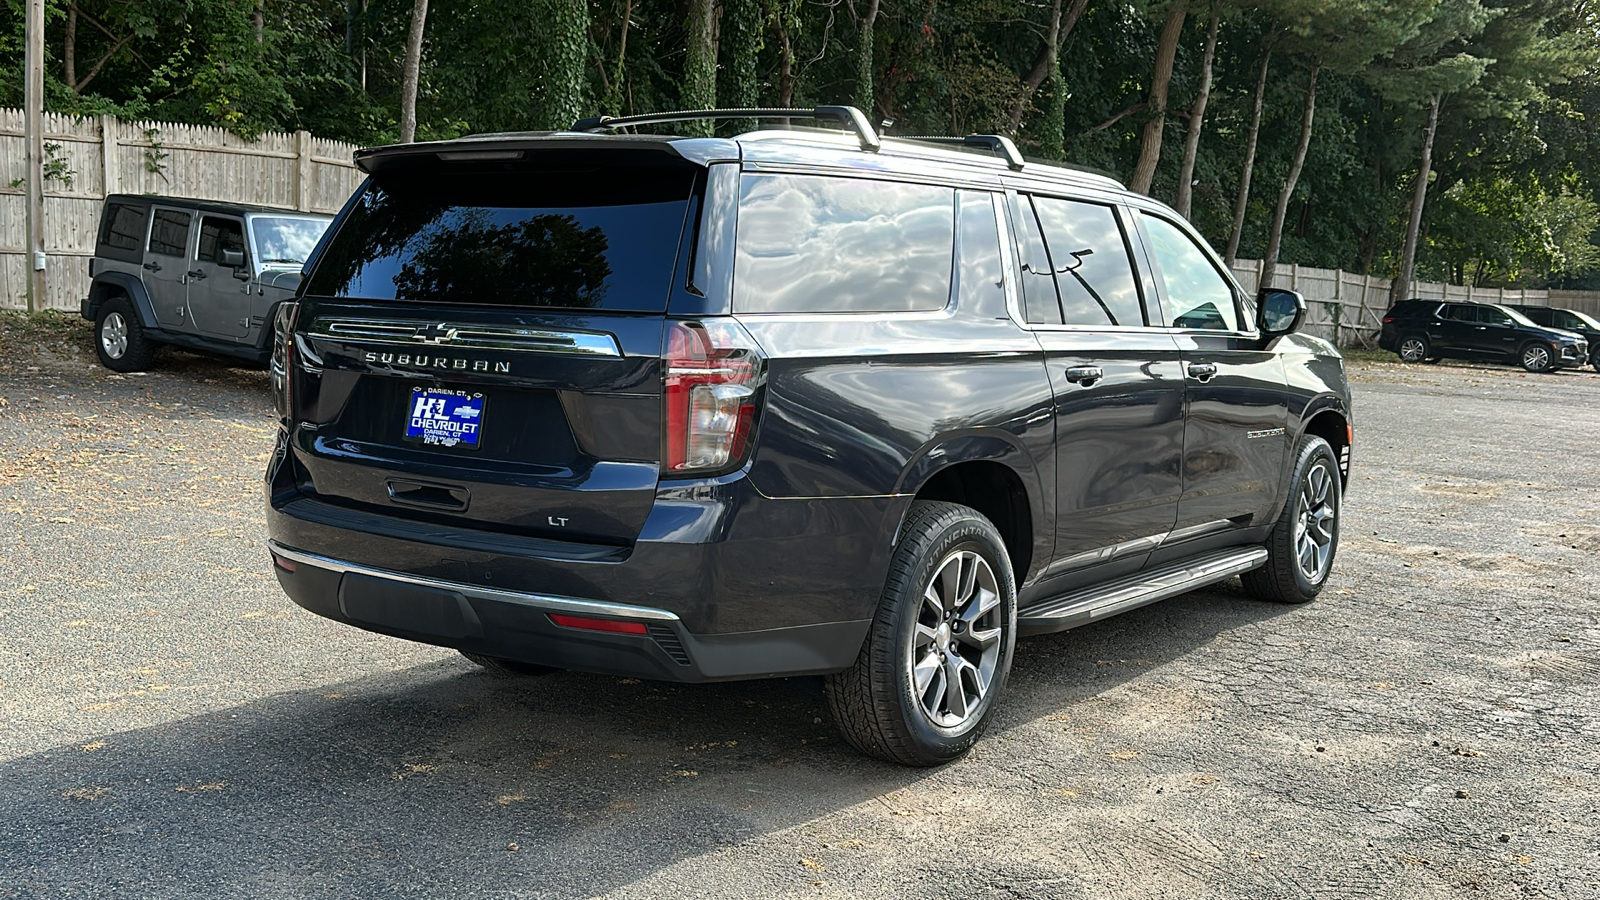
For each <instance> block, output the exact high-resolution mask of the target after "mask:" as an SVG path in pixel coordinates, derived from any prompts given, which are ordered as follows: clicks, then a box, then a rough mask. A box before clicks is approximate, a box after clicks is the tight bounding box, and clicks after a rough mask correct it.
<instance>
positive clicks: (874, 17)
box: [856, 0, 1059, 119]
mask: <svg viewBox="0 0 1600 900" xmlns="http://www.w3.org/2000/svg"><path fill="white" fill-rule="evenodd" d="M878 2H879V0H872V2H871V3H869V4H868V5H867V15H866V17H865V18H863V19H862V20H861V41H860V44H859V45H858V46H857V47H856V108H857V109H859V110H861V111H862V112H864V113H866V114H867V118H869V119H870V118H872V107H873V95H872V27H873V25H875V24H877V21H878ZM1058 2H1059V0H1058Z"/></svg>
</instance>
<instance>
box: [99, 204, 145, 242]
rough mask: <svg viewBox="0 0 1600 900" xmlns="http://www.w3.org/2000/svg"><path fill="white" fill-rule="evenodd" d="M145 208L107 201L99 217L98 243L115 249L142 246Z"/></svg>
mask: <svg viewBox="0 0 1600 900" xmlns="http://www.w3.org/2000/svg"><path fill="white" fill-rule="evenodd" d="M145 212H146V209H145V207H143V206H135V205H134V204H131V203H108V204H106V211H105V215H104V216H102V217H101V220H102V225H101V229H100V243H102V244H104V245H105V246H107V247H113V248H115V249H117V250H133V251H138V250H140V249H141V248H143V246H144V223H145Z"/></svg>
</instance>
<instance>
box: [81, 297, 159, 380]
mask: <svg viewBox="0 0 1600 900" xmlns="http://www.w3.org/2000/svg"><path fill="white" fill-rule="evenodd" d="M94 352H95V355H96V356H98V357H100V364H101V365H103V366H105V367H106V368H108V369H110V370H111V371H113V372H143V371H144V370H145V369H148V368H150V360H151V358H152V357H154V356H155V352H156V345H155V342H154V341H152V340H150V337H149V335H146V334H145V333H144V327H143V326H142V325H140V324H139V315H138V314H137V313H135V312H134V311H133V304H131V303H129V302H128V300H127V298H126V297H115V298H112V299H110V300H107V301H106V302H105V303H103V304H101V306H100V311H99V312H98V313H97V314H96V315H95V318H94Z"/></svg>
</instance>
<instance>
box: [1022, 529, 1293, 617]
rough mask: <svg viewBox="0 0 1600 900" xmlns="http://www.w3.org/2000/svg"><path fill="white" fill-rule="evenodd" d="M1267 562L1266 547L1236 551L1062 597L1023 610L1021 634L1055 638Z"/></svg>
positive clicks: (1238, 548) (1118, 580) (1241, 548)
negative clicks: (1066, 632)
mask: <svg viewBox="0 0 1600 900" xmlns="http://www.w3.org/2000/svg"><path fill="white" fill-rule="evenodd" d="M1266 561H1267V550H1266V548H1265V547H1233V548H1230V549H1227V550H1219V551H1217V552H1215V553H1207V554H1206V555H1204V556H1200V557H1197V558H1195V559H1191V560H1187V561H1184V562H1180V563H1173V564H1171V565H1166V566H1161V567H1160V568H1156V569H1152V570H1150V571H1148V572H1138V573H1135V574H1133V575H1129V576H1127V577H1124V578H1119V579H1117V580H1116V581H1111V582H1108V583H1106V584H1097V585H1095V586H1093V587H1088V588H1082V589H1080V590H1076V591H1073V592H1072V593H1070V594H1062V595H1061V596H1059V597H1053V598H1051V599H1049V600H1044V601H1042V602H1039V603H1035V604H1033V605H1031V606H1029V607H1028V608H1027V609H1022V610H1018V611H1017V634H1018V635H1019V636H1022V637H1027V636H1028V635H1030V634H1049V633H1051V632H1054V631H1066V630H1067V629H1069V628H1076V627H1078V626H1079V625H1087V624H1089V623H1090V622H1093V621H1096V620H1098V619H1104V618H1105V617H1107V616H1114V615H1116V614H1117V613H1120V612H1127V611H1128V610H1130V609H1135V608H1137V607H1140V606H1144V605H1145V604H1147V603H1154V602H1156V601H1157V600H1165V599H1167V598H1168V597H1176V596H1177V595H1179V594H1186V593H1188V592H1189V591H1192V590H1195V589H1196V588H1202V587H1205V586H1206V585H1208V584H1215V583H1216V582H1218V581H1221V580H1223V579H1224V578H1228V577H1230V576H1233V575H1238V574H1240V573H1242V572H1248V571H1250V570H1251V569H1256V568H1260V567H1261V566H1262V565H1263V564H1264V563H1266Z"/></svg>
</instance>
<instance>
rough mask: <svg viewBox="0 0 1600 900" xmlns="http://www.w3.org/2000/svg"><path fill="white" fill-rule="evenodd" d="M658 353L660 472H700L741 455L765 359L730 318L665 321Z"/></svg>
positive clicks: (746, 443)
mask: <svg viewBox="0 0 1600 900" xmlns="http://www.w3.org/2000/svg"><path fill="white" fill-rule="evenodd" d="M662 343H663V344H664V347H663V352H662V354H661V356H662V359H661V364H662V370H663V372H664V376H663V379H664V385H663V387H664V388H665V390H664V394H665V398H664V402H665V406H666V409H665V413H666V416H665V418H666V429H665V438H666V440H665V446H664V448H663V456H662V466H663V468H664V469H665V472H666V474H690V473H695V474H701V473H710V472H713V471H715V470H718V469H725V468H728V467H730V466H732V465H735V464H737V463H739V462H740V461H741V460H743V459H744V455H745V451H746V450H747V449H748V448H749V445H750V433H751V429H752V427H753V426H754V423H755V416H756V402H757V393H758V391H759V390H760V388H761V384H762V379H763V377H764V374H765V372H764V362H765V358H764V357H763V356H762V354H761V349H760V347H759V346H758V345H757V344H756V342H755V339H754V338H752V337H750V334H749V332H747V331H745V330H744V329H743V328H742V327H740V326H739V323H738V322H735V321H734V320H732V319H705V320H701V321H697V322H679V321H671V322H668V323H667V330H666V336H665V338H664V339H663V341H662Z"/></svg>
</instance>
